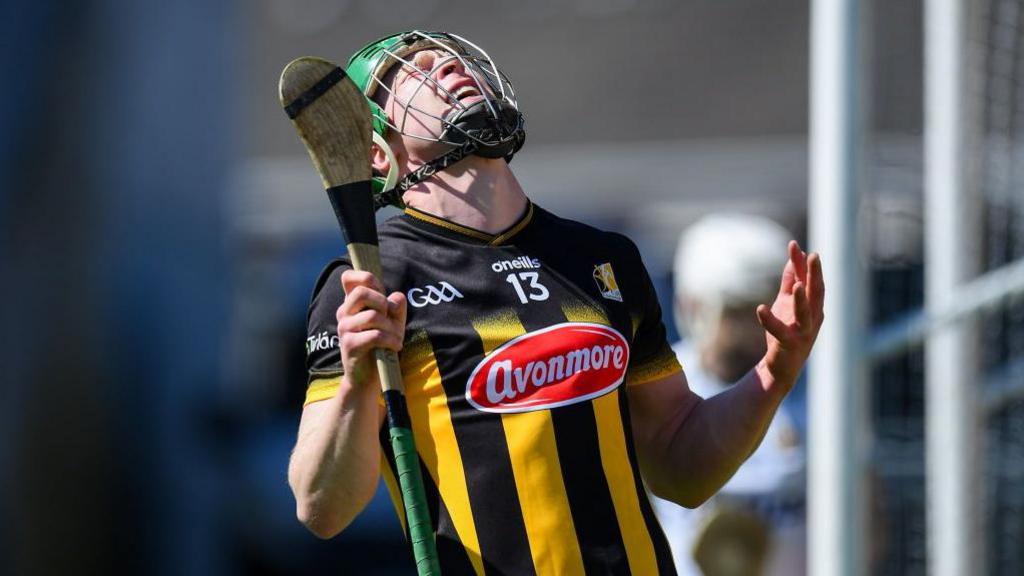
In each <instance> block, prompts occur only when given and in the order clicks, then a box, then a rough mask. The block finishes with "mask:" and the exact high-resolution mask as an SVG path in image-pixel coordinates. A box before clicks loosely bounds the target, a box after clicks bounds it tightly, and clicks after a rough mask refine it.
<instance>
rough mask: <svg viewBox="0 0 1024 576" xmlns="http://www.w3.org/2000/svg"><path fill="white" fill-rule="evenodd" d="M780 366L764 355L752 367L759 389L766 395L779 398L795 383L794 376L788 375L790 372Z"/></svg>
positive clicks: (777, 362) (776, 360)
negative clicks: (759, 385) (758, 382)
mask: <svg viewBox="0 0 1024 576" xmlns="http://www.w3.org/2000/svg"><path fill="white" fill-rule="evenodd" d="M780 364H781V363H780V362H779V361H778V359H777V358H772V357H771V356H770V355H768V354H766V355H765V356H764V357H763V358H761V361H760V362H758V363H757V365H756V366H755V367H754V371H755V372H756V373H757V377H758V380H759V381H760V384H761V388H762V389H763V390H764V391H765V392H767V393H768V394H771V395H777V396H779V397H780V398H781V397H782V396H785V395H786V394H787V393H788V392H789V391H790V390H791V389H792V388H793V384H795V383H796V375H795V374H790V371H789V370H786V369H785V368H784V367H783V366H780Z"/></svg>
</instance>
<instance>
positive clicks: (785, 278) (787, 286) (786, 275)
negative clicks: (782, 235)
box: [779, 260, 797, 294]
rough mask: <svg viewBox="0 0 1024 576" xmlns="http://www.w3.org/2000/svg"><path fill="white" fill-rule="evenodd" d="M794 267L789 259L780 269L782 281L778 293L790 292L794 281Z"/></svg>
mask: <svg viewBox="0 0 1024 576" xmlns="http://www.w3.org/2000/svg"><path fill="white" fill-rule="evenodd" d="M796 280H797V278H796V268H795V267H794V266H793V262H792V261H791V260H787V261H786V267H785V268H783V269H782V282H781V284H780V285H779V294H792V293H793V284H795V283H796Z"/></svg>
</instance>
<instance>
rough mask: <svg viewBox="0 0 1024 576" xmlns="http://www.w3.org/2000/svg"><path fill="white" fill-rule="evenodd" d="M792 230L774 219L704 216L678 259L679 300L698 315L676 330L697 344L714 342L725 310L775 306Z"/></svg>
mask: <svg viewBox="0 0 1024 576" xmlns="http://www.w3.org/2000/svg"><path fill="white" fill-rule="evenodd" d="M790 238H792V236H791V235H790V233H789V231H787V230H786V229H785V228H783V227H782V226H781V225H779V224H778V223H777V222H775V221H774V220H771V219H769V218H765V217H763V216H755V215H752V214H740V213H735V212H720V213H714V214H709V215H707V216H704V217H703V218H701V219H700V220H698V221H697V222H695V223H694V224H692V225H690V226H689V227H688V228H687V229H686V230H684V231H683V234H682V236H681V237H680V238H679V246H678V248H677V249H676V259H675V270H674V273H675V295H676V299H677V301H681V302H686V301H692V302H694V303H696V304H697V305H698V306H697V307H698V308H699V309H700V312H699V313H696V314H687V315H686V317H683V318H681V317H680V316H681V315H682V314H681V310H680V306H679V305H678V304H677V305H676V306H675V314H676V325H677V326H679V327H680V329H681V330H682V331H683V332H685V333H687V334H688V335H689V336H690V337H691V338H695V339H696V340H697V341H698V342H700V341H706V340H707V339H709V338H710V337H711V330H713V329H714V326H715V325H717V323H718V320H719V315H720V314H721V312H722V310H724V309H725V308H728V307H731V306H745V305H748V304H750V305H751V312H750V313H751V314H754V305H756V304H758V303H770V302H771V301H772V300H773V299H774V296H775V294H776V293H777V292H778V289H779V282H780V280H781V271H782V266H783V264H785V262H786V258H787V253H786V252H787V246H788V244H789V240H790Z"/></svg>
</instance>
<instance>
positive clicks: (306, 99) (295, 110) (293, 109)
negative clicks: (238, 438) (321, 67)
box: [284, 68, 345, 120]
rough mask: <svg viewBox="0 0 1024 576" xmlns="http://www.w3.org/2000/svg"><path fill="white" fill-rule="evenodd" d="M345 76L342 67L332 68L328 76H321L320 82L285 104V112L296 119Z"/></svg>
mask: <svg viewBox="0 0 1024 576" xmlns="http://www.w3.org/2000/svg"><path fill="white" fill-rule="evenodd" d="M344 77H345V71H344V70H342V69H341V68H335V69H334V70H331V71H330V72H328V73H327V75H326V76H324V77H323V78H321V79H320V81H319V82H317V83H316V84H313V85H312V86H311V87H310V88H309V90H306V91H305V92H303V93H302V94H299V97H298V98H296V99H295V100H292V102H291V104H289V105H287V106H285V107H284V112H285V114H287V115H288V117H289V118H291V119H292V120H295V117H296V116H298V115H299V113H300V112H302V110H303V109H305V108H306V106H309V105H310V104H312V103H313V102H316V99H317V98H319V97H321V96H323V94H324V92H327V91H328V90H330V89H331V86H334V85H335V84H337V83H338V82H341V79H342V78H344Z"/></svg>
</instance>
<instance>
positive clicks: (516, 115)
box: [346, 30, 526, 207]
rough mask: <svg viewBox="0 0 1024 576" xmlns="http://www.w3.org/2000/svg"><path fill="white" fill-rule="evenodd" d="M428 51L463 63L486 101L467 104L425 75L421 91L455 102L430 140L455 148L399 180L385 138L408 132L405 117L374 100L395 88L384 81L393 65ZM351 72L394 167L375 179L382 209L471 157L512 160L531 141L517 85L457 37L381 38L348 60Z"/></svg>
mask: <svg viewBox="0 0 1024 576" xmlns="http://www.w3.org/2000/svg"><path fill="white" fill-rule="evenodd" d="M423 49H432V50H439V51H443V52H447V53H448V54H450V57H449V58H444V59H442V60H441V62H442V63H443V62H446V61H448V60H450V58H456V59H458V60H459V62H460V63H461V64H462V66H463V68H464V69H465V70H466V72H467V75H468V76H470V77H471V78H473V80H474V81H475V83H476V89H477V91H478V92H479V93H480V94H481V95H482V96H483V98H482V99H481V100H479V101H478V102H475V103H473V104H470V105H464V104H462V103H461V102H460V101H459V100H458V98H456V97H455V95H453V94H452V93H450V92H448V91H447V90H445V89H444V88H443V87H442V86H441V85H440V84H439V83H438V82H437V81H436V80H434V79H433V75H432V74H424V75H422V78H423V79H422V80H421V82H420V84H421V85H420V87H421V88H422V86H423V85H424V84H426V83H430V84H432V87H431V88H432V89H434V90H436V91H437V92H438V93H440V94H444V95H445V97H446V98H448V99H449V100H450V101H451V103H452V110H451V112H449V113H448V114H447V115H446V116H445V117H444V118H437V119H438V120H440V122H441V125H442V127H443V128H442V133H441V135H440V136H439V137H437V138H434V139H431V140H433V141H437V142H441V143H444V144H448V145H450V146H451V147H452V148H451V149H450V150H449V151H448V152H446V153H445V154H443V155H442V156H440V157H438V158H435V159H434V160H431V161H430V162H427V163H426V164H425V165H424V166H422V167H420V168H419V169H418V170H416V171H415V172H413V173H412V174H409V175H408V176H406V177H405V178H404V179H403V180H402V181H401V182H397V180H398V178H397V175H398V168H397V166H396V163H395V158H394V155H393V153H392V152H391V148H390V146H388V144H387V142H386V141H385V140H384V136H386V135H387V133H388V130H395V131H397V132H398V133H400V134H405V132H404V131H403V126H404V124H405V117H404V116H403V117H402V118H398V119H394V121H393V120H392V119H389V118H388V116H387V114H386V113H385V111H384V110H383V109H382V108H381V107H380V106H379V105H378V104H377V103H376V102H375V101H374V100H373V97H374V96H375V95H376V94H377V92H378V90H386V91H390V90H391V88H390V87H389V86H387V85H385V84H384V82H383V78H384V75H385V74H387V72H388V70H390V69H391V67H392V66H394V65H396V64H399V65H402V66H409V67H414V66H413V64H412V63H411V62H410V61H409V60H408V59H407V56H409V55H411V54H412V53H413V52H417V51H419V50H423ZM439 65H440V64H439ZM346 74H347V75H348V76H349V78H351V79H352V81H353V82H355V84H356V86H358V87H359V89H360V90H362V92H363V94H364V95H365V96H366V98H367V100H368V103H369V106H370V111H371V114H372V115H373V132H374V142H375V143H376V144H377V145H378V146H380V147H381V149H383V151H384V153H385V154H387V156H388V159H389V160H390V163H391V170H390V173H389V174H387V175H385V176H375V177H374V179H373V189H374V195H375V197H376V199H377V204H378V207H380V206H382V205H386V204H394V205H396V206H399V207H402V200H401V194H402V192H404V191H405V190H407V189H408V188H409V187H411V186H412V185H414V184H416V183H418V182H421V181H422V180H424V179H426V178H428V177H429V176H431V175H433V174H435V173H437V172H438V171H439V170H443V169H445V168H447V167H448V166H451V165H452V164H454V163H455V162H457V161H458V160H460V159H462V158H464V157H466V156H468V155H470V154H475V155H477V156H483V157H485V158H505V160H506V161H508V160H511V159H512V156H513V155H514V154H515V153H516V152H517V151H518V150H519V149H520V148H521V147H522V145H523V141H524V140H525V138H526V129H525V123H524V120H523V116H522V114H521V113H520V112H519V108H518V105H517V103H516V98H515V91H514V89H513V88H512V83H511V82H509V80H508V78H507V77H506V76H505V75H504V74H503V73H502V72H501V70H499V69H498V67H497V66H495V65H494V63H493V62H492V61H491V59H490V57H489V56H488V55H487V53H485V52H484V51H483V50H482V49H480V48H479V47H478V46H476V45H475V44H473V43H472V42H469V41H468V40H466V39H464V38H462V37H460V36H456V35H455V34H449V33H446V32H421V31H419V30H413V31H411V32H403V33H401V34H395V35H392V36H387V37H385V38H382V39H380V40H376V41H374V42H371V43H369V44H367V45H366V46H364V47H363V48H362V49H360V50H359V51H358V52H356V53H355V54H354V55H353V56H352V58H350V59H349V61H348V65H347V68H346ZM398 104H399V105H400V106H401V107H402V108H405V109H406V111H408V110H409V109H410V108H409V104H408V102H401V101H399V102H398ZM416 137H417V138H422V137H420V136H416Z"/></svg>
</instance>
